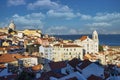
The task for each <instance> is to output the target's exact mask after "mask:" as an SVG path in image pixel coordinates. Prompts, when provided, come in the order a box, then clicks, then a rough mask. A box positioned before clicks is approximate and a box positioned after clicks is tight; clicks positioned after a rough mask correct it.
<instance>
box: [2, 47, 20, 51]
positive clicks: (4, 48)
mask: <svg viewBox="0 0 120 80" xmlns="http://www.w3.org/2000/svg"><path fill="white" fill-rule="evenodd" d="M19 48H20V46H7V47H5V46H2V47H0V50H1V51H2V50H11V49H19Z"/></svg>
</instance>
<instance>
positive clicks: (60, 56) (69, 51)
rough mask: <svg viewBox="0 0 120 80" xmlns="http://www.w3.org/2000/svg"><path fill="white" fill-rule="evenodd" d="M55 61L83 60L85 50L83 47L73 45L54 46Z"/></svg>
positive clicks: (61, 44)
mask: <svg viewBox="0 0 120 80" xmlns="http://www.w3.org/2000/svg"><path fill="white" fill-rule="evenodd" d="M53 47H54V51H53V55H54V61H61V60H71V59H73V58H80V59H83V50H82V47H81V46H78V45H76V44H73V43H67V44H64V43H60V44H55V45H54V46H53Z"/></svg>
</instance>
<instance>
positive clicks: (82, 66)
mask: <svg viewBox="0 0 120 80" xmlns="http://www.w3.org/2000/svg"><path fill="white" fill-rule="evenodd" d="M91 63H92V62H90V61H89V60H84V61H83V62H82V64H81V65H80V66H78V67H79V68H80V69H81V70H82V69H84V68H85V67H87V66H88V65H90V64H91Z"/></svg>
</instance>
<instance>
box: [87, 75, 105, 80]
mask: <svg viewBox="0 0 120 80" xmlns="http://www.w3.org/2000/svg"><path fill="white" fill-rule="evenodd" d="M87 80H103V79H102V78H100V77H98V76H95V75H91V76H90V77H88V78H87Z"/></svg>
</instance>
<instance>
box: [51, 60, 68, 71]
mask: <svg viewBox="0 0 120 80" xmlns="http://www.w3.org/2000/svg"><path fill="white" fill-rule="evenodd" d="M49 66H50V68H51V70H56V69H61V68H64V67H66V66H67V64H66V63H65V61H60V62H51V63H49Z"/></svg>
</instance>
